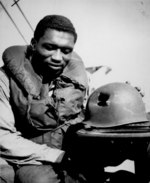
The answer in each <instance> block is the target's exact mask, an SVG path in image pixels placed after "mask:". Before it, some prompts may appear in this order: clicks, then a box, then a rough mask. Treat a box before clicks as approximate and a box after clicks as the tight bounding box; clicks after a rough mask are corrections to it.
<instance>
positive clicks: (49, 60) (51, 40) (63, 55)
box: [31, 15, 77, 77]
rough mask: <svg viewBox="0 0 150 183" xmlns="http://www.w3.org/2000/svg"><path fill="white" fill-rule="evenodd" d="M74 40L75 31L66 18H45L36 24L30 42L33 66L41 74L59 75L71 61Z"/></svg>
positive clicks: (75, 37) (49, 16)
mask: <svg viewBox="0 0 150 183" xmlns="http://www.w3.org/2000/svg"><path fill="white" fill-rule="evenodd" d="M76 40H77V33H76V30H75V28H74V26H73V24H72V23H71V21H70V20H69V19H68V18H66V17H64V16H60V15H48V16H45V17H44V18H43V19H42V20H40V21H39V23H38V24H37V27H36V29H35V32H34V37H33V38H32V40H31V45H32V48H33V51H34V52H33V60H32V61H33V63H34V66H36V67H37V68H38V71H39V72H41V74H42V73H44V75H51V76H54V77H55V76H57V75H59V74H60V73H61V72H62V71H63V69H64V68H65V66H66V65H67V64H68V62H69V60H70V59H71V53H72V51H73V49H74V45H75V42H76ZM48 77H49V76H48Z"/></svg>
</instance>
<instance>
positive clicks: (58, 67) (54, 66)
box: [48, 64, 63, 70]
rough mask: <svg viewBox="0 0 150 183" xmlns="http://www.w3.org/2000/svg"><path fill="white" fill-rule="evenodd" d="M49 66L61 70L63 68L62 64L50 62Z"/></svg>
mask: <svg viewBox="0 0 150 183" xmlns="http://www.w3.org/2000/svg"><path fill="white" fill-rule="evenodd" d="M48 67H50V68H51V69H53V70H60V69H62V68H63V65H62V64H49V65H48Z"/></svg>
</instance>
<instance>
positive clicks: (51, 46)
mask: <svg viewBox="0 0 150 183" xmlns="http://www.w3.org/2000/svg"><path fill="white" fill-rule="evenodd" d="M44 47H45V49H47V50H49V51H51V50H55V49H56V47H55V46H53V45H44Z"/></svg>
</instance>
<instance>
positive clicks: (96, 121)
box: [84, 82, 148, 128]
mask: <svg viewBox="0 0 150 183" xmlns="http://www.w3.org/2000/svg"><path fill="white" fill-rule="evenodd" d="M145 121H148V119H147V117H146V110H145V104H144V102H143V100H142V96H141V95H140V93H139V92H138V91H137V90H136V89H135V88H134V87H132V86H131V85H129V84H126V83H121V82H114V83H109V84H106V85H103V86H101V87H99V88H97V89H96V90H95V91H94V92H93V93H92V94H91V95H90V97H89V99H88V101H87V105H86V120H85V121H84V123H85V124H89V125H90V126H94V127H103V128H107V127H115V126H120V125H125V124H130V123H137V122H145Z"/></svg>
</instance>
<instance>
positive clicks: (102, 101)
mask: <svg viewBox="0 0 150 183" xmlns="http://www.w3.org/2000/svg"><path fill="white" fill-rule="evenodd" d="M108 99H109V94H107V93H100V94H99V96H98V102H97V104H98V105H99V106H107V105H108V102H107V101H108Z"/></svg>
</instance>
